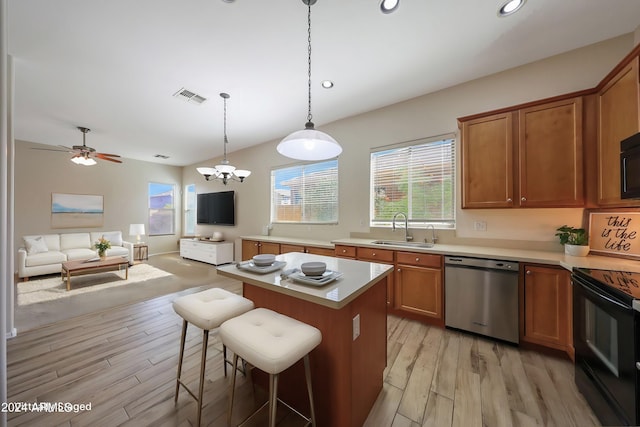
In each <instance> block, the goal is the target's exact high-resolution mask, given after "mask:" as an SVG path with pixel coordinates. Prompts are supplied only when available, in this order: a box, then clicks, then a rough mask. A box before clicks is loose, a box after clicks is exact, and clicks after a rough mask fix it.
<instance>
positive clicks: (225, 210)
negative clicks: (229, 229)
mask: <svg viewBox="0 0 640 427" xmlns="http://www.w3.org/2000/svg"><path fill="white" fill-rule="evenodd" d="M197 207H198V210H197V220H198V224H215V225H235V224H236V209H235V192H234V191H221V192H218V193H201V194H198V200H197Z"/></svg>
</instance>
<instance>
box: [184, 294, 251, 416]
mask: <svg viewBox="0 0 640 427" xmlns="http://www.w3.org/2000/svg"><path fill="white" fill-rule="evenodd" d="M173 309H174V310H175V312H176V313H178V315H179V316H180V317H182V319H183V322H182V338H181V340H180V359H179V361H178V376H177V379H176V396H175V399H174V402H177V401H178V393H179V391H180V386H181V385H182V386H183V387H184V388H185V390H187V392H188V393H189V394H190V395H191V396H192V397H193V398H194V399H195V400H196V402H197V405H198V409H197V410H198V414H197V418H196V425H198V426H199V425H200V417H201V414H202V392H203V390H204V368H205V363H206V361H207V344H208V342H209V331H210V330H212V329H217V328H219V327H220V325H221V324H222V323H223V322H224V321H225V320H229V319H231V318H233V317H235V316H239V315H241V314H242V313H246V312H247V311H249V310H251V309H253V301H251V300H248V299H246V298H244V297H242V296H240V295H237V294H234V293H233V292H229V291H226V290H224V289H220V288H213V289H207V290H206V291H202V292H197V293H194V294H190V295H185V296H183V297H180V298H177V299H176V300H175V301H173ZM189 323H192V324H193V325H195V326H197V327H198V328H200V329H202V354H201V361H200V386H199V387H200V389H199V391H198V395H197V396H196V395H195V394H194V393H193V392H192V391H191V390H190V389H189V388H188V387H187V386H186V384H185V383H183V382H182V379H181V378H180V376H181V374H182V359H183V357H184V344H185V340H186V336H187V325H188V324H189ZM222 350H223V358H224V360H223V365H224V375H225V376H227V363H230V362H228V361H227V349H226V347H225V346H224V345H223V347H222ZM234 369H235V365H234ZM234 373H235V370H234ZM234 376H235V375H234Z"/></svg>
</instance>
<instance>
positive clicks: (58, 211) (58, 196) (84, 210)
mask: <svg viewBox="0 0 640 427" xmlns="http://www.w3.org/2000/svg"><path fill="white" fill-rule="evenodd" d="M103 223H104V196H98V195H92V194H64V193H51V228H87V227H102V225H103Z"/></svg>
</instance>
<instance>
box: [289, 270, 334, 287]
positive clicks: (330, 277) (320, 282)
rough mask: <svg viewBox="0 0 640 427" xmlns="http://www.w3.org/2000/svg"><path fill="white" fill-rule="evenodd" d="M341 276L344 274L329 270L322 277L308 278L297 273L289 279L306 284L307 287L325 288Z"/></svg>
mask: <svg viewBox="0 0 640 427" xmlns="http://www.w3.org/2000/svg"><path fill="white" fill-rule="evenodd" d="M340 276H342V273H339V272H337V271H331V270H327V271H325V272H324V274H323V275H322V276H307V275H305V274H304V273H302V272H296V273H292V274H291V275H289V278H291V280H294V281H296V282H298V283H304V284H305V285H312V286H324V285H326V284H327V283H331V282H333V281H334V280H336V279H337V278H338V277H340Z"/></svg>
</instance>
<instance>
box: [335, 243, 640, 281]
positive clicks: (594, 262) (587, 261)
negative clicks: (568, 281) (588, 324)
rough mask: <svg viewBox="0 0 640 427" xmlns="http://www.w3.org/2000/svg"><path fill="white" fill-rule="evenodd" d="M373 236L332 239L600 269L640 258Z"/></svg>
mask: <svg viewBox="0 0 640 427" xmlns="http://www.w3.org/2000/svg"><path fill="white" fill-rule="evenodd" d="M374 241H375V239H356V238H347V239H338V240H333V241H332V243H334V244H339V245H348V246H366V247H371V248H378V249H391V250H395V251H398V250H400V251H408V252H421V253H429V254H440V255H454V256H469V257H476V258H492V259H493V258H496V259H501V260H508V261H519V262H530V263H536V264H548V265H557V266H562V267H564V268H566V269H567V270H571V269H572V268H573V267H583V268H592V269H602V270H621V271H631V272H636V273H638V272H640V261H638V260H631V259H623V258H614V257H608V256H600V255H588V256H586V257H576V256H569V255H565V254H564V253H563V252H550V251H531V250H526V249H504V248H496V247H489V246H468V245H441V244H436V245H435V246H434V247H432V248H416V247H407V246H394V245H384V246H383V245H379V244H374V243H373V242H374Z"/></svg>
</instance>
